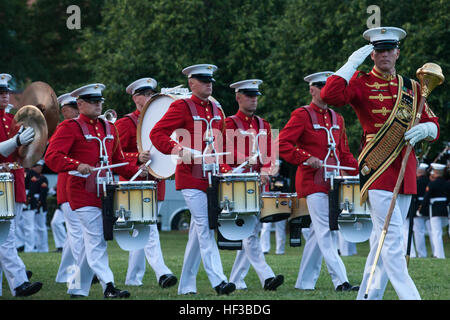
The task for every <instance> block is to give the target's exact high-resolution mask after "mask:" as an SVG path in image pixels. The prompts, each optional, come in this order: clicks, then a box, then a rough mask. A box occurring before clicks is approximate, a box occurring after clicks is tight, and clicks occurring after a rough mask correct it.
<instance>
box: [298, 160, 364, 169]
mask: <svg viewBox="0 0 450 320" xmlns="http://www.w3.org/2000/svg"><path fill="white" fill-rule="evenodd" d="M303 165H305V166H309V165H310V164H308V163H307V162H303ZM321 167H325V168H331V169H339V170H356V169H355V168H352V167H343V166H333V165H330V164H322V165H321Z"/></svg>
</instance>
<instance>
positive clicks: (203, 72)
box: [182, 64, 217, 78]
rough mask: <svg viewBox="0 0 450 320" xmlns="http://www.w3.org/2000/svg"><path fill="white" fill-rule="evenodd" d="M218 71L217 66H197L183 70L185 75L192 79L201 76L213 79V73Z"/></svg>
mask: <svg viewBox="0 0 450 320" xmlns="http://www.w3.org/2000/svg"><path fill="white" fill-rule="evenodd" d="M216 70H217V66H215V65H213V64H196V65H193V66H190V67H187V68H184V69H183V71H182V72H183V74H184V75H186V76H188V78H191V77H192V76H193V75H199V76H204V77H212V75H213V73H214V72H215V71H216Z"/></svg>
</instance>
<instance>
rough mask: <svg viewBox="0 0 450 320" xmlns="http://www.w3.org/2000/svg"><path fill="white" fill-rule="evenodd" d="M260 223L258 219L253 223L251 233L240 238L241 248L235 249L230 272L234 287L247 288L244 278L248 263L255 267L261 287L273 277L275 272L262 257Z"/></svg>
mask: <svg viewBox="0 0 450 320" xmlns="http://www.w3.org/2000/svg"><path fill="white" fill-rule="evenodd" d="M261 224H264V223H261V222H259V221H258V223H256V224H255V229H254V230H253V233H252V234H251V235H250V236H249V237H248V238H246V239H243V240H242V250H237V252H236V259H235V260H234V264H233V268H232V269H231V274H230V282H233V283H234V284H235V285H236V289H246V288H247V285H246V284H245V281H244V278H245V276H246V275H247V273H248V270H249V269H250V264H251V265H252V266H253V268H254V269H255V271H256V274H257V275H258V277H259V281H260V282H261V286H262V287H264V282H265V280H266V279H268V278H272V277H275V274H274V273H273V271H272V269H271V268H270V266H269V265H268V264H267V262H266V259H265V258H264V253H263V251H262V249H261V244H260V241H259V239H258V233H259V231H260V229H261Z"/></svg>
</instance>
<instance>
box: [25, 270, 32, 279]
mask: <svg viewBox="0 0 450 320" xmlns="http://www.w3.org/2000/svg"><path fill="white" fill-rule="evenodd" d="M26 273H27V278H28V281H29V280H30V279H31V277H32V276H33V272H31V271H30V270H27V271H26Z"/></svg>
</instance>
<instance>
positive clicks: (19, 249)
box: [17, 246, 25, 252]
mask: <svg viewBox="0 0 450 320" xmlns="http://www.w3.org/2000/svg"><path fill="white" fill-rule="evenodd" d="M23 250H25V246H21V247H18V248H17V252H23Z"/></svg>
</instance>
